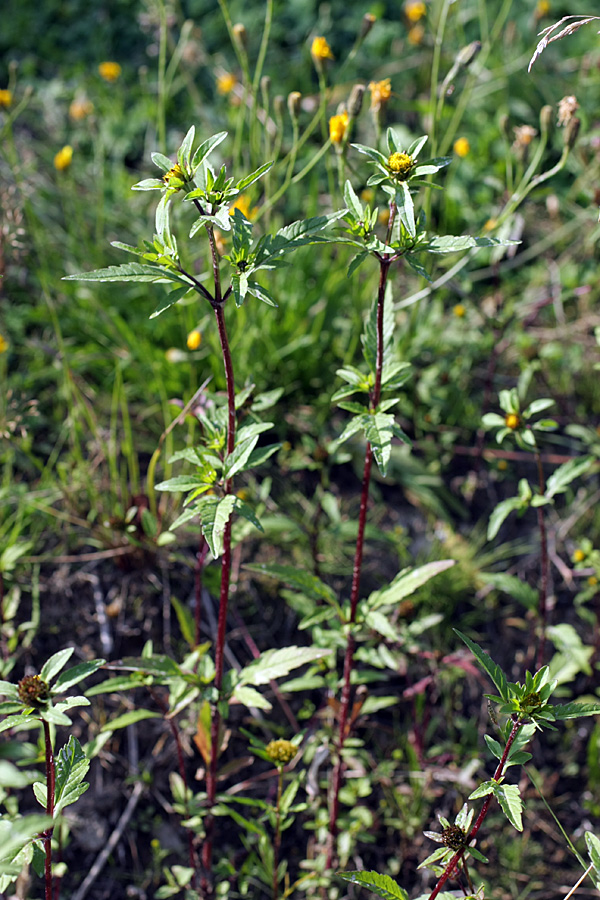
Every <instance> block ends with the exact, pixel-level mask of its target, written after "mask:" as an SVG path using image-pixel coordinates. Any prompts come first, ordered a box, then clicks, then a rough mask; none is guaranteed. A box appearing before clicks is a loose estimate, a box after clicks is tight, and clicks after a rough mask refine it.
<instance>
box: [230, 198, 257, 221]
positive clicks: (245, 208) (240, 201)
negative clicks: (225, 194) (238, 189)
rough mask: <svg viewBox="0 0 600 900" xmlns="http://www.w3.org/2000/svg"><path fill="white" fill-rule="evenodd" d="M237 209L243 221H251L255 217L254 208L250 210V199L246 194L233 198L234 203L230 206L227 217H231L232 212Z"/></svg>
mask: <svg viewBox="0 0 600 900" xmlns="http://www.w3.org/2000/svg"><path fill="white" fill-rule="evenodd" d="M236 209H239V211H240V212H241V214H242V215H243V216H244V218H245V219H248V220H252V219H253V218H254V216H255V215H256V207H254V208H253V209H250V197H249V196H248V194H238V195H237V197H236V198H235V202H234V203H233V204H232V206H231V208H230V210H229V215H230V216H232V215H233V214H234V211H235V210H236Z"/></svg>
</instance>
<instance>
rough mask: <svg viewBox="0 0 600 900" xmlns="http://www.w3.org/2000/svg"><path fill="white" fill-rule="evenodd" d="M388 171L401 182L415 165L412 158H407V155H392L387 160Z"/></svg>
mask: <svg viewBox="0 0 600 900" xmlns="http://www.w3.org/2000/svg"><path fill="white" fill-rule="evenodd" d="M387 164H388V169H389V170H390V172H392V173H393V174H394V175H397V176H398V178H399V179H400V180H401V181H403V180H404V179H405V178H406V177H407V176H408V173H409V172H410V170H411V169H412V167H413V166H414V164H415V161H414V159H413V158H412V156H409V155H408V153H398V152H396V153H392V155H391V156H390V157H389V159H388V163H387Z"/></svg>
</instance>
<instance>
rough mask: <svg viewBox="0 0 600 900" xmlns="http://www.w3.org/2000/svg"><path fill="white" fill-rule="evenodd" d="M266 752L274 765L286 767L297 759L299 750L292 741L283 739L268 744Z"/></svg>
mask: <svg viewBox="0 0 600 900" xmlns="http://www.w3.org/2000/svg"><path fill="white" fill-rule="evenodd" d="M266 752H267V756H268V757H269V759H272V760H273V762H274V763H278V764H279V765H284V766H285V765H286V764H287V763H289V762H290V761H291V760H292V759H293V758H294V757H295V755H296V753H297V752H298V748H297V747H296V746H295V745H294V744H292V742H291V741H286V740H283V739H281V740H278V741H270V742H269V743H268V744H267V747H266Z"/></svg>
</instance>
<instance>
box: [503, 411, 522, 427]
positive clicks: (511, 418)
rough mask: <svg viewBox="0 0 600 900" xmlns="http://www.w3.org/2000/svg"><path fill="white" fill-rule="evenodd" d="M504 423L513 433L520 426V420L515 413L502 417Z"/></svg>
mask: <svg viewBox="0 0 600 900" xmlns="http://www.w3.org/2000/svg"><path fill="white" fill-rule="evenodd" d="M504 422H505V424H506V427H507V428H510V429H511V430H512V431H515V430H516V429H517V428H518V427H519V425H520V424H521V420H520V419H519V417H518V416H517V415H516V413H508V415H506V416H504Z"/></svg>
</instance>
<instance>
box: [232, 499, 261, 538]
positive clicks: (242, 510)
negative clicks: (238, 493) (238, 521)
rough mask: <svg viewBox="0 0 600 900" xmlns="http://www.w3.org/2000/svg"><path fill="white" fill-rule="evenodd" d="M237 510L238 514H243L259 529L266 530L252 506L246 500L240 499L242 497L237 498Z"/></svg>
mask: <svg viewBox="0 0 600 900" xmlns="http://www.w3.org/2000/svg"><path fill="white" fill-rule="evenodd" d="M235 511H236V512H237V513H238V515H240V516H242V518H243V519H246V521H247V522H250V524H251V525H254V527H255V528H258V530H259V531H264V528H263V527H262V525H261V524H260V520H259V519H258V518H257V516H256V514H255V512H254V510H253V509H252V507H251V506H249V505H248V504H247V503H246V502H245V501H244V500H242V499H240V497H236V498H235Z"/></svg>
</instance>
